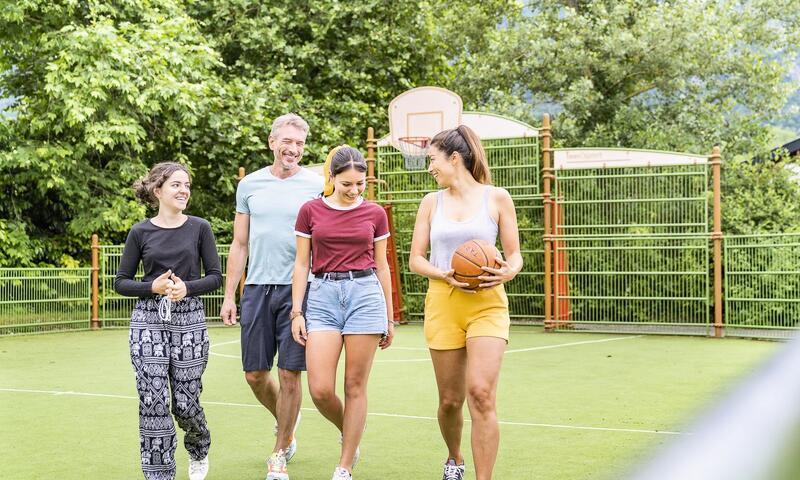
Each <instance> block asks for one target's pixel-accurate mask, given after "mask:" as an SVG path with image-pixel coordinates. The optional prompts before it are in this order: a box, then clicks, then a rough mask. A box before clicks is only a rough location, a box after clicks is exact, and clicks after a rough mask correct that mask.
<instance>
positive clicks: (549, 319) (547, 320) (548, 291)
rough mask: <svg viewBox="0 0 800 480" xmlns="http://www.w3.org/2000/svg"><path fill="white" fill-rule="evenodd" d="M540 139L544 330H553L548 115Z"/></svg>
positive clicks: (550, 174)
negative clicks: (542, 209)
mask: <svg viewBox="0 0 800 480" xmlns="http://www.w3.org/2000/svg"><path fill="white" fill-rule="evenodd" d="M539 136H540V137H541V139H542V189H543V192H542V203H544V236H543V240H544V329H545V330H546V331H550V330H552V329H553V316H552V306H553V304H552V301H553V299H552V288H551V287H552V284H551V283H550V282H551V281H552V272H551V268H550V267H551V261H552V256H551V255H552V250H553V237H552V234H551V232H550V220H551V215H552V213H551V211H552V203H553V200H552V197H551V195H550V181H551V180H553V179H554V176H553V168H552V167H551V166H550V154H551V151H552V150H551V148H550V114H548V113H545V114H544V116H543V117H542V128H541V129H540V130H539Z"/></svg>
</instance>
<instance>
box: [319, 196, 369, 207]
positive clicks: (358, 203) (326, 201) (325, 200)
mask: <svg viewBox="0 0 800 480" xmlns="http://www.w3.org/2000/svg"><path fill="white" fill-rule="evenodd" d="M322 201H323V202H325V205H327V206H329V207H331V208H332V209H334V210H353V209H354V208H358V207H360V206H361V204H362V203H364V197H358V200H356V204H355V205H353V206H352V207H340V206H338V205H334V204H333V202H330V201H328V197H322Z"/></svg>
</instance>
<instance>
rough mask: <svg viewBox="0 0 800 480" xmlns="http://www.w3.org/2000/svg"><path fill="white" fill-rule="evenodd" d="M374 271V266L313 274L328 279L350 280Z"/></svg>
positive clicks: (368, 274) (371, 273)
mask: <svg viewBox="0 0 800 480" xmlns="http://www.w3.org/2000/svg"><path fill="white" fill-rule="evenodd" d="M374 273H375V269H374V268H367V269H364V270H350V271H348V272H325V273H323V272H320V273H315V274H314V276H315V277H317V278H323V279H328V280H350V279H351V278H361V277H369V276H370V275H373V274H374Z"/></svg>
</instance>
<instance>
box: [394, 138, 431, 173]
mask: <svg viewBox="0 0 800 480" xmlns="http://www.w3.org/2000/svg"><path fill="white" fill-rule="evenodd" d="M430 141H431V138H430V137H400V138H398V139H397V149H398V150H400V153H402V154H403V159H404V162H403V165H404V166H405V168H406V170H424V169H425V166H426V165H427V164H428V144H429V142H430Z"/></svg>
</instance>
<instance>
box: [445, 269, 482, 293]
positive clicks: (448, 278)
mask: <svg viewBox="0 0 800 480" xmlns="http://www.w3.org/2000/svg"><path fill="white" fill-rule="evenodd" d="M455 273H456V272H455V270H448V271H446V272H444V274H443V275H442V280H444V281H445V282H447V284H448V285H450V286H451V287H455V288H458V289H460V290H464V291H465V292H470V293H475V292H474V291H473V290H469V288H470V286H469V283H464V282H460V281H458V280H456V279H455V278H454V275H455Z"/></svg>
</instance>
